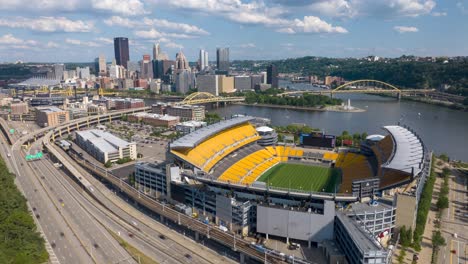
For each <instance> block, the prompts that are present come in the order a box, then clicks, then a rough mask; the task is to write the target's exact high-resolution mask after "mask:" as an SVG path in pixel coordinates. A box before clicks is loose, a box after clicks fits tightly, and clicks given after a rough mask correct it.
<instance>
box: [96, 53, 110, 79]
mask: <svg viewBox="0 0 468 264" xmlns="http://www.w3.org/2000/svg"><path fill="white" fill-rule="evenodd" d="M98 67H99V68H98V69H96V75H106V73H107V67H106V57H104V54H101V55H99V58H98Z"/></svg>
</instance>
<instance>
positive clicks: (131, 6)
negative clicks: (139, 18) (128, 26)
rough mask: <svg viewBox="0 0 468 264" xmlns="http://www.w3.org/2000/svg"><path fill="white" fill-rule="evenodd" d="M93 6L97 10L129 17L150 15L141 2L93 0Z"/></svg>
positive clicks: (133, 0) (134, 0) (132, 0)
mask: <svg viewBox="0 0 468 264" xmlns="http://www.w3.org/2000/svg"><path fill="white" fill-rule="evenodd" d="M91 6H92V8H94V9H97V10H102V11H108V12H111V13H117V14H122V15H127V16H136V15H145V14H149V12H148V11H147V10H146V9H145V7H144V5H143V3H142V2H141V1H140V0H92V1H91Z"/></svg>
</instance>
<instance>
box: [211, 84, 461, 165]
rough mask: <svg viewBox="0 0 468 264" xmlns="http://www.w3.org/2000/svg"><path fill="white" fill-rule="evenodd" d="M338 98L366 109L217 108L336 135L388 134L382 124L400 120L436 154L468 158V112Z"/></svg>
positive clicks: (227, 113)
mask: <svg viewBox="0 0 468 264" xmlns="http://www.w3.org/2000/svg"><path fill="white" fill-rule="evenodd" d="M280 84H281V83H280ZM282 84H283V85H284V84H285V83H284V82H283V83H282ZM286 84H287V83H286ZM287 85H290V86H294V87H296V88H299V89H303V88H311V86H310V85H306V84H287ZM338 98H341V99H343V100H344V101H346V100H347V99H348V98H349V99H351V105H353V106H356V107H359V108H363V109H366V110H367V111H365V112H361V113H343V112H312V111H297V110H287V109H278V108H267V107H257V106H245V105H228V106H227V107H220V108H218V109H217V110H215V111H216V112H217V113H218V114H220V115H221V116H231V115H233V114H247V115H252V116H260V117H266V118H269V119H271V123H272V125H280V126H284V125H288V124H291V123H304V124H307V125H309V126H311V127H315V128H320V129H322V130H324V131H325V132H326V133H329V134H335V135H337V134H341V132H342V131H343V130H347V131H349V132H350V133H362V132H367V133H368V134H369V135H370V134H385V131H383V130H382V126H385V125H395V124H398V122H400V123H401V124H402V125H408V126H409V127H411V128H412V129H413V130H414V131H415V132H416V133H417V134H418V135H419V136H420V137H421V138H422V140H423V142H424V143H425V144H426V146H427V148H428V149H429V150H433V151H434V152H435V153H436V154H440V153H447V154H448V155H449V157H450V158H452V159H457V160H464V161H468V112H462V111H458V110H453V109H449V108H446V107H440V106H436V105H431V104H425V103H420V102H413V101H404V100H403V101H398V100H396V98H388V97H380V96H374V95H363V94H359V95H358V94H348V95H340V96H338Z"/></svg>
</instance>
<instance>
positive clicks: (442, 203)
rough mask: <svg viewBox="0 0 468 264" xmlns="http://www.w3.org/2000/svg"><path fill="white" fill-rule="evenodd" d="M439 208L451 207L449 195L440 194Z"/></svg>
mask: <svg viewBox="0 0 468 264" xmlns="http://www.w3.org/2000/svg"><path fill="white" fill-rule="evenodd" d="M436 205H437V208H439V210H442V209H446V208H448V207H449V199H448V197H447V196H439V199H437V204H436Z"/></svg>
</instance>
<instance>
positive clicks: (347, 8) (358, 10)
mask: <svg viewBox="0 0 468 264" xmlns="http://www.w3.org/2000/svg"><path fill="white" fill-rule="evenodd" d="M273 2H274V3H278V4H280V5H282V6H283V8H289V9H291V10H300V9H304V8H306V9H308V10H310V11H312V12H315V13H317V14H321V15H325V16H329V17H348V18H353V17H357V16H372V17H379V18H392V17H399V16H408V17H417V16H421V15H428V14H430V13H431V11H432V10H433V9H434V7H435V6H436V2H435V0H315V1H295V2H296V3H295V4H294V5H292V6H291V5H290V2H291V1H287V0H274V1H273Z"/></svg>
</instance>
